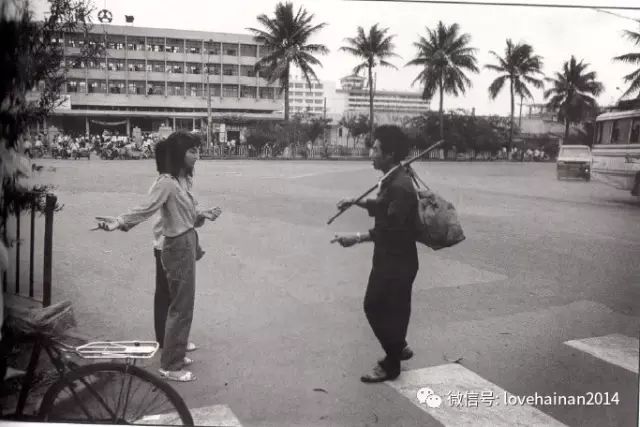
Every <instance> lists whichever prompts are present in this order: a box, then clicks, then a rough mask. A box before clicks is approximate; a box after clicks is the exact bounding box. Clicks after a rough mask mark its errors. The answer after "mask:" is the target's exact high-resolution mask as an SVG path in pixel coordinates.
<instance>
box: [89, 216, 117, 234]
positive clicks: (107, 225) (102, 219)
mask: <svg viewBox="0 0 640 427" xmlns="http://www.w3.org/2000/svg"><path fill="white" fill-rule="evenodd" d="M96 221H98V227H97V228H94V229H93V230H104V231H113V230H117V229H118V228H120V223H119V222H118V218H116V217H115V216H97V217H96Z"/></svg>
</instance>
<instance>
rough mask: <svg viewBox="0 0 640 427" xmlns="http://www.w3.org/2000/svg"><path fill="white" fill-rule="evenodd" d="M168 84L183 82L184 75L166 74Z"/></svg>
mask: <svg viewBox="0 0 640 427" xmlns="http://www.w3.org/2000/svg"><path fill="white" fill-rule="evenodd" d="M166 75H167V81H168V82H180V83H182V82H184V74H182V73H167V74H166Z"/></svg>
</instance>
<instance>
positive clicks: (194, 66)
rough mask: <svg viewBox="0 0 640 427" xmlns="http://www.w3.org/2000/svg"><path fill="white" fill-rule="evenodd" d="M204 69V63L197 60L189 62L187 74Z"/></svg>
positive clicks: (198, 72) (197, 72)
mask: <svg viewBox="0 0 640 427" xmlns="http://www.w3.org/2000/svg"><path fill="white" fill-rule="evenodd" d="M201 71H202V65H200V64H198V63H196V62H188V63H187V74H200V72H201Z"/></svg>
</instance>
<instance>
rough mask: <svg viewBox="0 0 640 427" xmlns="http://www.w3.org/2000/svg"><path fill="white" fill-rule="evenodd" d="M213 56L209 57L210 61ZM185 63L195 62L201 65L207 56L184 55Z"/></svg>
mask: <svg viewBox="0 0 640 427" xmlns="http://www.w3.org/2000/svg"><path fill="white" fill-rule="evenodd" d="M213 57H214V55H211V56H210V59H213ZM184 58H185V61H187V62H197V63H198V64H201V63H202V62H205V61H206V60H207V55H206V54H205V55H202V54H201V53H186V54H185V55H184Z"/></svg>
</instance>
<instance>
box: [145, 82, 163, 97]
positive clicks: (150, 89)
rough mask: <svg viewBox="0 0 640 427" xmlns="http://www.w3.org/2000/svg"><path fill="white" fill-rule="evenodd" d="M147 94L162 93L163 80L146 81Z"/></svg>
mask: <svg viewBox="0 0 640 427" xmlns="http://www.w3.org/2000/svg"><path fill="white" fill-rule="evenodd" d="M147 95H164V82H149V83H147Z"/></svg>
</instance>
